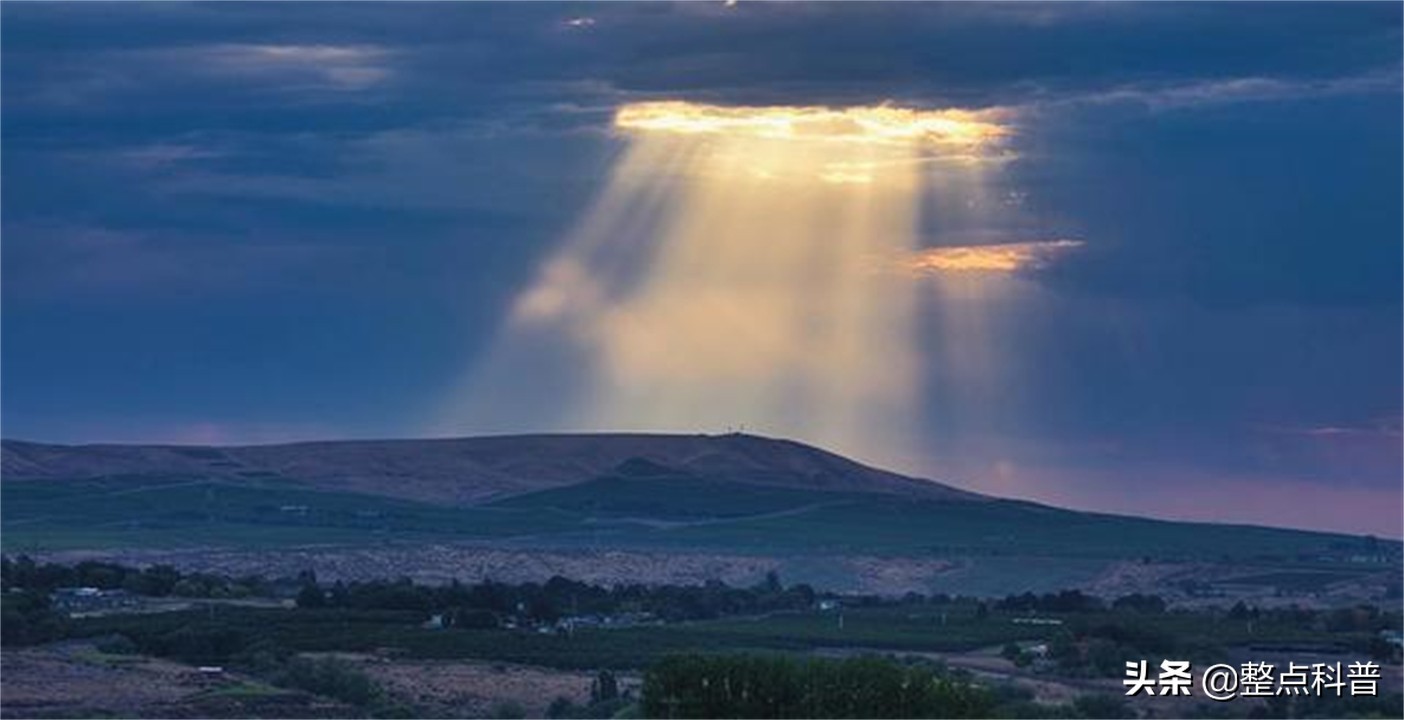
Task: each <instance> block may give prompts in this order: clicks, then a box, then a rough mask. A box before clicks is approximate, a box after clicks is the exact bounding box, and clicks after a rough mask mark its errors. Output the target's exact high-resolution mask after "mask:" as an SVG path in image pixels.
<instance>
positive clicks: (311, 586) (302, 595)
mask: <svg viewBox="0 0 1404 720" xmlns="http://www.w3.org/2000/svg"><path fill="white" fill-rule="evenodd" d="M326 605H327V596H326V595H325V594H324V593H323V592H322V588H320V587H318V586H317V584H316V583H314V582H309V583H306V584H304V585H303V586H302V589H301V590H299V591H298V593H297V606H298V607H300V608H320V607H326Z"/></svg>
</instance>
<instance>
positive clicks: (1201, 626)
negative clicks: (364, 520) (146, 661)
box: [73, 602, 1371, 669]
mask: <svg viewBox="0 0 1404 720" xmlns="http://www.w3.org/2000/svg"><path fill="white" fill-rule="evenodd" d="M1015 617H1017V615H1015V614H1006V613H1000V612H994V613H990V614H988V615H984V616H982V615H981V614H980V613H979V611H978V606H977V605H976V604H975V603H972V602H956V603H948V604H943V605H911V606H909V605H899V606H888V607H871V608H861V607H860V608H847V609H845V610H843V611H842V622H840V619H839V618H840V614H839V613H838V612H835V611H817V610H815V611H799V612H787V613H776V614H771V615H767V616H764V617H750V618H729V619H721V620H709V621H697V622H688V623H677V624H669V625H644V626H635V627H625V628H615V629H599V628H594V629H591V628H582V629H578V630H576V631H575V632H574V633H572V634H570V635H558V634H542V633H537V632H532V631H526V630H503V629H495V630H470V629H457V628H448V629H427V628H423V627H421V626H420V621H421V620H422V617H421V615H420V614H417V613H414V612H398V611H358V610H347V609H325V610H305V609H301V610H279V609H252V608H235V607H221V608H219V609H218V610H217V611H215V612H210V611H206V610H196V611H188V612H172V613H162V614H159V615H143V616H134V615H116V616H108V617H101V618H88V619H82V620H75V621H73V622H74V625H73V633H74V634H75V635H80V636H83V635H87V636H103V635H109V634H112V633H122V634H125V635H128V636H130V637H140V636H146V637H153V638H160V637H172V636H176V635H178V634H180V633H185V634H187V635H191V634H193V635H194V636H197V637H201V638H202V641H201V642H200V644H199V646H200V647H212V648H218V647H226V648H229V647H233V646H232V645H231V644H230V643H229V642H225V641H223V640H220V638H229V637H233V636H242V637H243V638H244V640H245V641H246V644H249V643H251V644H252V645H253V646H254V647H260V646H267V647H280V648H285V649H288V650H295V651H298V652H332V651H342V652H363V653H375V652H380V653H388V654H390V655H393V656H396V657H400V656H403V657H410V658H418V659H434V660H444V659H478V660H488V661H502V662H514V663H524V664H530V665H540V666H544V667H556V668H564V669H590V668H599V667H613V668H620V669H630V668H642V667H646V666H647V665H649V664H650V663H652V662H654V661H655V660H657V659H658V658H660V657H663V656H666V655H669V654H674V653H682V652H702V653H728V652H756V651H761V652H764V651H775V652H811V651H815V650H823V649H865V650H875V651H892V652H908V653H942V652H963V651H969V650H974V649H977V648H983V647H990V646H999V645H1002V644H1004V643H1007V642H1011V641H1049V640H1050V639H1052V638H1053V637H1055V636H1056V635H1058V634H1059V633H1067V634H1073V635H1080V634H1084V633H1089V632H1091V633H1093V634H1095V633H1096V631H1097V630H1098V629H1099V628H1106V627H1117V628H1120V632H1121V633H1123V634H1125V635H1126V636H1127V637H1132V638H1138V642H1141V643H1144V644H1147V645H1149V646H1156V645H1158V644H1161V645H1163V644H1173V645H1175V646H1176V647H1181V648H1207V647H1224V646H1242V645H1249V644H1291V643H1303V644H1333V645H1340V646H1363V644H1364V643H1366V642H1368V641H1369V639H1370V636H1371V634H1370V633H1368V632H1328V631H1326V630H1324V629H1321V628H1313V627H1306V626H1302V625H1300V624H1296V623H1293V622H1291V621H1288V620H1284V619H1278V620H1268V619H1260V620H1256V621H1253V622H1249V621H1247V620H1234V619H1229V618H1226V617H1220V616H1214V615H1210V614H1205V613H1178V612H1172V613H1164V614H1152V615H1142V614H1138V613H1132V612H1114V611H1100V612H1093V613H1069V614H1056V613H1052V614H1050V613H1043V614H1041V617H1047V618H1057V619H1060V620H1062V621H1063V623H1064V624H1063V625H1061V626H1056V625H1028V624H1020V623H1016V622H1014V619H1015ZM209 638H215V639H214V640H210V639H209ZM228 659H229V658H228V657H227V656H220V655H211V656H209V657H197V658H189V660H190V661H194V662H209V663H220V662H225V661H227V660H228Z"/></svg>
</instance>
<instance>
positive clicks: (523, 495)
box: [0, 435, 1400, 597]
mask: <svg viewBox="0 0 1404 720" xmlns="http://www.w3.org/2000/svg"><path fill="white" fill-rule="evenodd" d="M0 457H3V476H0V478H2V479H3V482H0V496H2V499H3V503H0V517H3V529H4V533H3V549H4V551H5V552H6V553H16V552H25V553H29V554H34V555H45V554H49V555H54V554H67V556H70V557H71V556H73V554H74V553H78V555H79V556H82V557H115V558H125V559H127V560H130V561H136V562H175V563H178V564H181V565H185V566H187V567H191V568H201V567H206V568H219V569H222V570H226V571H228V570H232V569H238V570H240V571H250V572H251V571H260V572H262V571H271V570H272V569H274V568H276V569H278V570H279V571H284V570H286V571H288V572H291V573H294V574H295V573H296V572H298V571H300V569H303V568H306V567H316V568H318V573H319V575H323V576H346V577H358V576H359V577H365V576H373V575H387V574H389V575H399V574H407V575H414V576H417V577H421V578H447V577H463V576H465V575H466V576H479V577H482V576H493V577H504V576H506V577H518V578H535V577H537V576H541V577H540V579H545V577H549V576H550V575H551V574H556V573H566V574H573V575H575V576H577V577H580V576H584V577H590V578H593V579H595V580H597V581H601V582H615V581H628V580H650V579H658V578H664V577H666V578H667V579H668V580H669V581H681V580H688V579H691V580H698V581H700V580H704V579H711V578H715V577H719V576H726V577H732V578H735V577H750V576H752V575H754V574H755V573H757V572H761V573H763V572H764V568H772V569H774V568H783V569H784V571H785V573H786V575H787V577H790V578H792V579H804V580H806V581H809V582H813V583H815V584H816V585H824V586H830V587H841V588H850V589H871V590H874V591H881V592H888V591H905V590H908V589H919V590H926V591H929V590H933V589H940V590H942V591H947V592H984V591H989V592H1005V591H1015V590H1017V591H1020V592H1022V591H1024V590H1036V589H1040V588H1042V589H1045V590H1051V589H1059V588H1062V587H1069V586H1073V585H1081V586H1088V585H1089V584H1097V583H1103V584H1107V583H1110V584H1111V586H1115V587H1116V588H1130V589H1138V588H1139V589H1148V588H1162V587H1163V586H1166V585H1167V584H1173V585H1174V586H1175V587H1176V588H1179V589H1178V590H1177V591H1176V592H1180V593H1181V594H1184V595H1186V596H1187V597H1188V596H1193V595H1195V594H1196V593H1199V594H1202V593H1206V592H1207V593H1210V594H1212V593H1218V592H1221V591H1222V592H1239V591H1240V590H1241V588H1239V589H1233V587H1232V586H1233V583H1232V582H1229V583H1228V585H1225V586H1224V587H1225V588H1228V589H1215V588H1214V587H1213V586H1212V582H1219V581H1220V580H1224V581H1226V582H1227V581H1233V580H1234V578H1247V579H1248V580H1245V581H1242V582H1241V583H1240V585H1242V584H1243V583H1247V584H1248V585H1250V586H1253V587H1260V588H1261V589H1262V590H1263V591H1264V592H1267V593H1280V592H1281V591H1282V588H1284V587H1287V586H1291V587H1292V588H1295V589H1294V590H1292V592H1298V591H1300V592H1301V593H1308V594H1310V593H1325V592H1335V591H1336V590H1337V589H1348V590H1349V592H1345V590H1342V592H1343V593H1345V595H1348V596H1349V597H1356V596H1364V595H1379V594H1383V593H1385V592H1386V591H1387V590H1388V588H1389V587H1392V586H1390V585H1389V582H1390V578H1395V579H1397V575H1398V572H1397V571H1398V559H1399V555H1400V547H1399V543H1397V542H1381V541H1377V540H1375V539H1373V538H1362V537H1352V536H1346V535H1340V534H1331V533H1317V532H1305V531H1297V530H1289V529H1280V528H1265V527H1252V526H1240V525H1224V524H1211V523H1185V522H1167V521H1160V520H1152V519H1146V518H1135V517H1126V516H1116V515H1106V514H1099V513H1088V512H1077V511H1073V510H1066V509H1059V508H1052V507H1047V506H1043V505H1038V504H1036V503H1029V502H1022V501H1012V500H1003V499H999V498H993V497H989V496H984V495H978V494H975V493H970V492H966V491H963V490H959V489H956V488H952V487H949V486H946V485H942V484H940V483H937V482H932V481H928V480H920V479H915V478H910V477H905V476H902V475H898V474H895V473H890V472H886V471H883V470H879V469H875V468H871V467H868V466H865V465H862V464H859V463H856V462H853V461H851V460H848V459H845V458H842V457H839V456H837V455H834V454H832V453H828V452H825V451H823V450H819V449H817V448H813V447H809V446H806V445H803V444H800V443H795V442H790V441H785V440H772V439H767V438H759V437H754V436H748V435H724V436H703V435H533V436H520V437H487V438H464V439H445V440H387V441H353V442H316V443H295V444H287V445H267V446H241V447H192V446H168V445H166V446H135V445H91V446H60V445H44V444H38V443H28V442H19V441H6V442H5V443H4V444H3V455H2V456H0ZM1206 568H1208V569H1206ZM1391 573H1392V574H1391ZM854 578H859V580H855V579H854ZM1265 578H1266V579H1265ZM1210 581H1212V582H1210ZM1137 583H1140V584H1139V585H1138V584H1137ZM1253 583H1257V585H1253ZM1395 584H1396V585H1397V583H1395ZM1347 586H1349V587H1347ZM1362 593H1363V594H1364V595H1362ZM1283 597H1291V596H1290V595H1284V596H1283Z"/></svg>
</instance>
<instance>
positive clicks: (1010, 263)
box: [902, 240, 1082, 275]
mask: <svg viewBox="0 0 1404 720" xmlns="http://www.w3.org/2000/svg"><path fill="white" fill-rule="evenodd" d="M1079 247H1082V241H1081V240H1045V241H1038V242H1018V243H1002V244H998V245H959V246H949V247H934V248H926V249H924V250H920V251H917V252H915V253H913V254H912V255H910V256H908V257H907V258H906V260H905V261H904V262H903V263H902V265H903V268H904V269H906V270H908V271H910V272H913V273H915V274H918V275H926V274H931V273H946V272H1014V271H1016V270H1021V269H1023V268H1026V267H1042V266H1044V265H1047V264H1048V263H1050V262H1052V261H1053V259H1054V258H1056V257H1057V256H1059V255H1061V254H1063V253H1066V252H1068V251H1070V250H1074V249H1076V248H1079Z"/></svg>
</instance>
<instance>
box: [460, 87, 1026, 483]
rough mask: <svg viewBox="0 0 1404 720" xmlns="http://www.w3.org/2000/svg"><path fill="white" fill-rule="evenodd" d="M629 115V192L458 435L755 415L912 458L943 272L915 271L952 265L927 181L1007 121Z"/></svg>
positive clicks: (474, 389) (697, 424) (563, 255)
mask: <svg viewBox="0 0 1404 720" xmlns="http://www.w3.org/2000/svg"><path fill="white" fill-rule="evenodd" d="M615 127H616V129H617V131H619V132H621V133H623V134H624V135H625V136H626V137H627V139H628V142H629V146H628V149H627V151H626V153H625V154H624V156H623V158H622V159H621V161H620V162H619V164H618V166H617V167H616V168H615V170H614V172H613V175H612V177H611V179H610V181H609V184H608V185H607V187H606V188H605V189H604V190H603V192H602V193H601V195H600V196H599V198H598V199H597V201H596V202H595V204H594V206H593V208H592V209H591V211H590V212H589V213H588V215H587V216H586V217H585V218H584V220H583V222H582V223H581V224H580V226H579V229H578V230H577V231H576V232H575V233H574V234H573V235H572V236H571V237H570V238H568V239H567V240H566V241H565V242H564V243H563V245H562V246H561V248H560V250H559V251H558V252H557V253H556V254H555V255H554V256H553V257H551V258H550V259H549V260H548V261H547V262H546V263H545V264H544V265H543V267H542V268H541V270H540V272H539V275H538V276H537V278H536V280H535V281H534V283H533V284H532V285H531V286H530V287H528V288H527V289H526V290H525V292H523V293H522V294H521V295H520V296H519V297H518V299H517V301H516V302H515V304H514V306H513V309H512V312H511V315H510V318H509V319H508V321H507V323H506V325H505V327H504V329H503V331H502V333H501V335H500V337H499V339H498V341H497V343H496V345H495V347H493V349H492V350H491V352H490V353H489V355H488V356H487V358H486V360H485V361H484V362H483V363H482V364H481V365H480V366H479V367H478V368H477V369H476V370H475V371H474V373H473V374H472V376H471V378H470V379H469V381H468V384H467V387H466V389H465V391H464V392H463V393H462V394H460V395H459V396H458V397H457V398H456V399H455V405H454V407H453V408H452V409H451V412H450V414H449V425H450V427H452V428H453V429H455V430H474V431H484V430H497V431H501V430H507V429H523V428H529V429H555V430H565V429H577V430H578V429H589V430H650V431H719V430H724V429H727V428H740V427H745V428H746V429H748V430H750V429H753V430H755V431H757V432H763V433H767V434H775V435H781V436H786V437H793V438H799V439H803V440H805V441H808V442H813V443H818V444H822V445H825V446H827V447H830V448H834V449H836V450H839V451H842V452H846V453H850V454H854V455H858V456H860V457H867V458H874V459H877V458H895V457H909V456H910V449H909V445H910V443H911V441H912V440H913V439H914V435H915V434H916V432H917V429H918V427H917V426H918V418H917V413H916V412H915V410H916V408H915V407H914V403H915V402H916V398H918V397H920V395H921V393H920V387H919V385H920V383H921V379H922V373H921V358H920V357H919V348H918V344H917V342H916V329H915V327H914V320H915V306H916V302H917V292H918V289H919V285H920V283H922V282H925V281H926V280H925V279H924V278H923V276H922V275H923V273H922V272H911V270H922V271H931V270H941V269H944V268H945V265H946V264H949V263H946V261H943V260H940V256H939V255H930V254H929V252H928V253H927V254H923V252H921V251H920V248H919V233H918V220H919V212H920V203H921V198H922V193H923V191H924V189H925V183H926V181H927V177H928V176H930V175H931V174H932V173H948V174H950V173H953V174H962V173H974V172H978V168H979V167H980V166H981V165H982V164H983V163H985V162H987V161H993V160H997V159H999V158H1000V154H999V153H1000V146H1001V141H1002V140H1003V138H1004V137H1005V136H1006V135H1007V133H1008V130H1007V129H1006V127H1005V126H1004V125H1002V124H1001V123H1000V118H999V117H998V115H997V114H996V113H993V112H983V113H980V112H969V111H959V110H945V111H918V110H909V109H901V108H894V107H888V106H878V107H861V108H846V109H831V108H816V107H763V108H744V107H719V106H707V105H696V104H692V103H685V102H659V103H641V104H635V105H627V106H624V107H623V108H621V109H620V110H619V111H618V113H617V115H616V117H615ZM932 161H935V162H932ZM969 252H970V254H971V256H972V257H976V256H978V255H979V251H976V250H971V251H969ZM1037 254H1038V251H1037V250H1025V249H1021V248H1008V249H1006V252H1005V255H1004V256H1000V257H1003V258H1004V259H1003V260H1001V261H1000V262H1003V263H1005V264H1008V263H1017V262H1018V261H1019V260H1020V258H1024V257H1025V256H1026V255H1027V256H1029V257H1032V256H1035V255H1037ZM1006 256H1007V257H1006ZM933 258H934V259H933ZM957 262H967V261H963V260H958V261H957ZM969 282H978V281H969Z"/></svg>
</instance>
